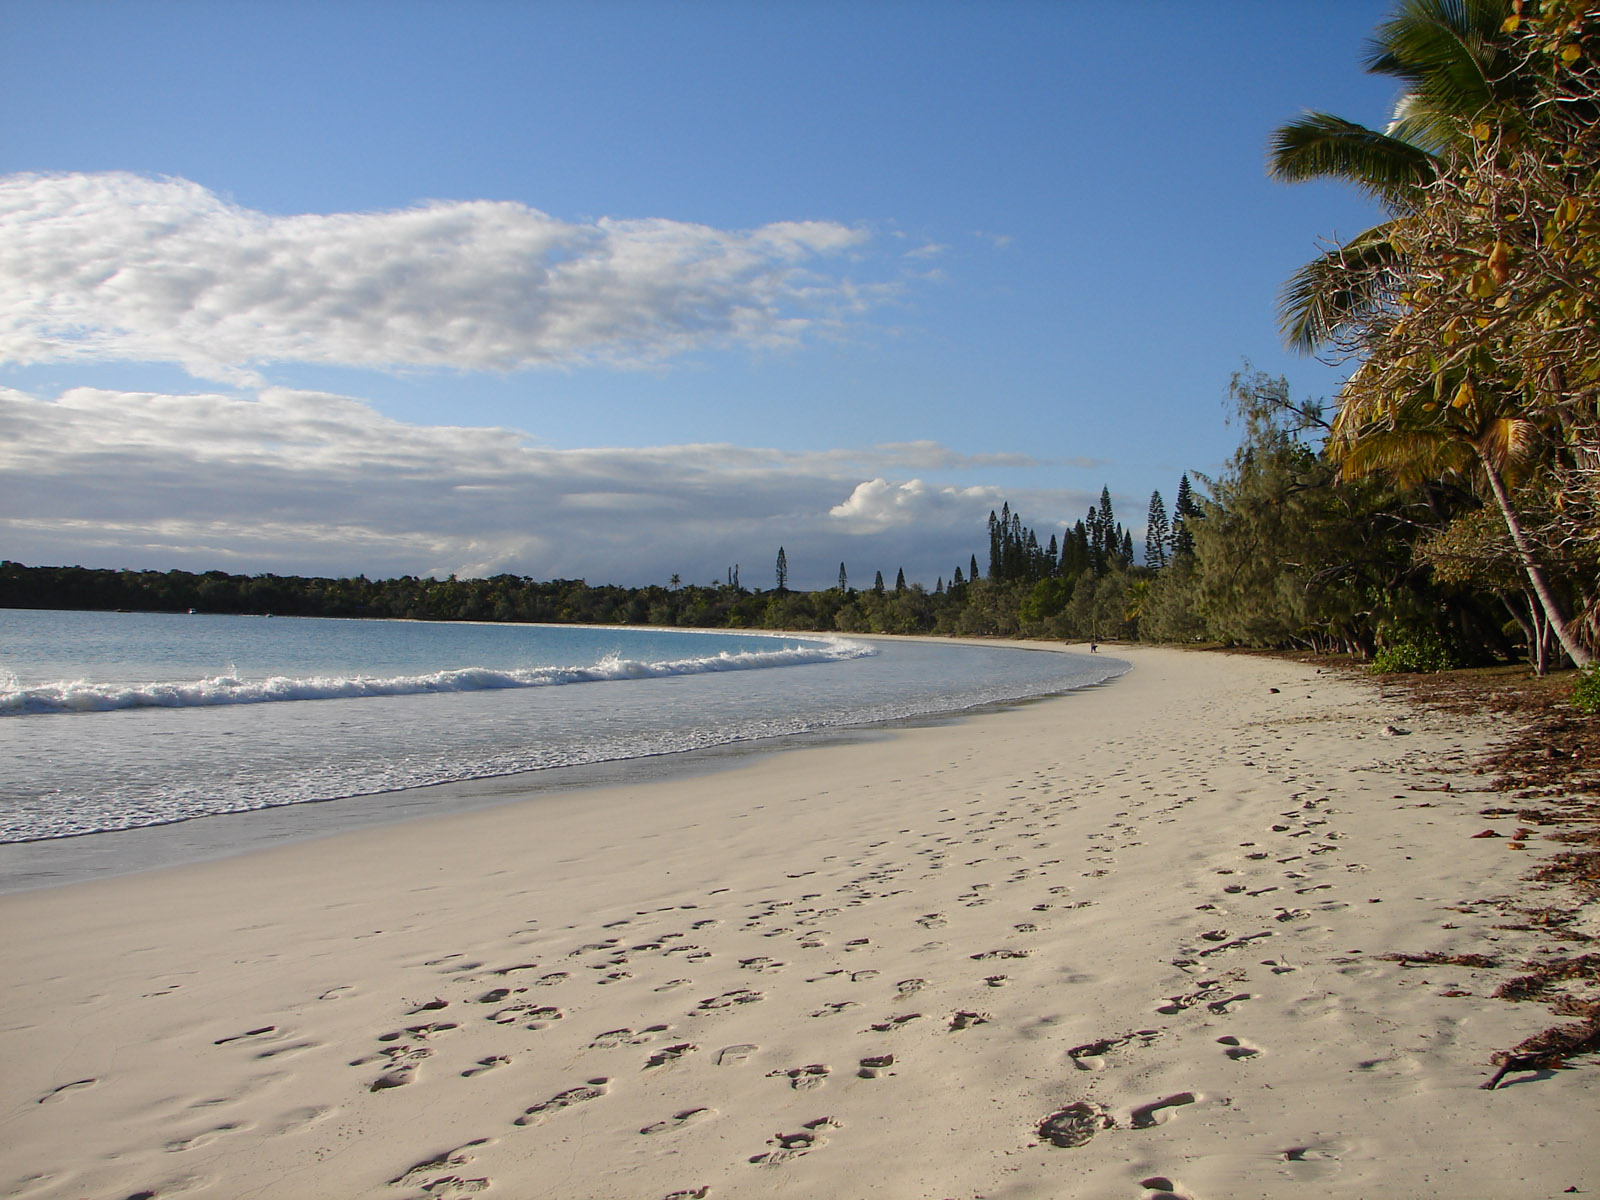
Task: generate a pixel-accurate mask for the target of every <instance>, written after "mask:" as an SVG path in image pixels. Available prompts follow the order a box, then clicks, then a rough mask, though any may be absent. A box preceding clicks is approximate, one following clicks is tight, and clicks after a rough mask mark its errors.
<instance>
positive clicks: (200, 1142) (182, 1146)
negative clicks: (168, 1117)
mask: <svg viewBox="0 0 1600 1200" xmlns="http://www.w3.org/2000/svg"><path fill="white" fill-rule="evenodd" d="M249 1128H251V1123H250V1122H248V1121H229V1122H228V1123H227V1124H225V1125H217V1126H214V1127H213V1128H211V1129H206V1130H203V1131H201V1132H200V1133H197V1134H195V1135H194V1136H193V1137H186V1138H179V1139H177V1140H176V1141H171V1142H168V1143H167V1144H166V1147H165V1149H166V1151H167V1153H168V1154H181V1153H182V1152H183V1151H185V1150H198V1149H199V1148H200V1147H201V1146H204V1145H207V1144H209V1143H211V1142H214V1141H216V1140H217V1139H218V1138H219V1137H221V1136H222V1135H223V1134H225V1133H232V1132H233V1131H234V1130H236V1129H249Z"/></svg>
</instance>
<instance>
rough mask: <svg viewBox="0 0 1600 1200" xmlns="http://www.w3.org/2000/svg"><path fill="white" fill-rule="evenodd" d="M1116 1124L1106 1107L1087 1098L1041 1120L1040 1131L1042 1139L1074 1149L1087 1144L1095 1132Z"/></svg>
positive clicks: (1064, 1147)
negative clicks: (1092, 1102)
mask: <svg viewBox="0 0 1600 1200" xmlns="http://www.w3.org/2000/svg"><path fill="white" fill-rule="evenodd" d="M1114 1125H1116V1121H1115V1120H1113V1119H1112V1117H1111V1114H1110V1113H1108V1112H1106V1110H1105V1109H1103V1108H1101V1107H1100V1106H1099V1105H1098V1104H1091V1103H1090V1102H1089V1101H1087V1100H1079V1101H1078V1102H1077V1103H1076V1104H1069V1105H1067V1107H1065V1108H1062V1109H1058V1110H1056V1111H1055V1112H1053V1113H1051V1114H1050V1115H1049V1116H1048V1117H1046V1118H1045V1119H1044V1120H1042V1121H1040V1122H1039V1129H1038V1133H1039V1137H1040V1139H1041V1140H1043V1141H1047V1142H1049V1143H1050V1144H1051V1145H1052V1146H1058V1147H1060V1148H1061V1149H1063V1150H1072V1149H1075V1148H1076V1147H1078V1146H1083V1145H1087V1144H1088V1142H1089V1139H1090V1138H1092V1137H1094V1135H1095V1134H1097V1133H1099V1132H1100V1131H1101V1130H1102V1129H1110V1128H1112V1127H1113V1126H1114Z"/></svg>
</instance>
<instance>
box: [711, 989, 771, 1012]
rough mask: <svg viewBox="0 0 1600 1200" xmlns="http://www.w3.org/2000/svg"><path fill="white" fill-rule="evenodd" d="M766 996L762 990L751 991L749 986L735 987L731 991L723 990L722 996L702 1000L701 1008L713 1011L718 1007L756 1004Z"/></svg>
mask: <svg viewBox="0 0 1600 1200" xmlns="http://www.w3.org/2000/svg"><path fill="white" fill-rule="evenodd" d="M763 999H765V997H764V996H763V995H762V994H761V993H760V992H755V991H751V990H750V989H749V988H735V989H734V990H733V991H731V992H723V993H722V995H720V996H711V997H709V998H708V999H705V1000H702V1001H700V1004H699V1006H698V1007H699V1008H700V1010H701V1011H703V1012H713V1011H715V1010H717V1009H722V1008H732V1007H733V1006H734V1005H736V1004H754V1003H755V1002H756V1001H757V1000H763Z"/></svg>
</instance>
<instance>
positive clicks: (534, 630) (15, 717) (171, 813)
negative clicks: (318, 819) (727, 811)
mask: <svg viewBox="0 0 1600 1200" xmlns="http://www.w3.org/2000/svg"><path fill="white" fill-rule="evenodd" d="M1125 666H1126V664H1123V663H1119V662H1117V661H1116V660H1113V659H1096V658H1090V657H1087V656H1083V655H1070V654H1057V653H1047V652H1038V651H1024V650H1018V649H1014V648H1001V647H986V646H972V645H966V644H959V645H958V644H947V643H932V642H910V641H892V640H871V639H859V638H845V637H832V636H825V635H803V636H775V635H768V634H744V633H729V632H721V631H718V632H699V631H687V630H662V629H636V628H621V627H595V626H547V625H546V626H541V625H490V624H472V623H461V622H417V621H365V620H332V619H309V618H286V617H275V618H270V617H252V616H218V615H205V614H189V615H183V614H155V613H91V612H58V611H35V610H19V609H0V843H25V842H40V841H44V840H50V839H62V838H74V837H81V836H83V835H91V834H107V833H112V832H115V831H126V830H137V829H141V828H145V827H153V826H162V825H169V824H172V823H176V822H187V821H194V820H196V819H198V818H206V817H217V816H220V815H222V814H235V813H245V812H254V811H257V810H269V809H274V810H275V809H282V808H284V807H286V806H296V805H308V804H311V803H314V802H326V801H341V802H348V803H346V804H345V813H346V815H347V816H348V815H349V812H350V811H352V806H357V805H359V804H360V803H361V802H360V801H359V800H357V799H356V798H361V797H368V798H371V797H381V796H390V795H393V794H395V793H400V792H405V791H407V790H408V789H416V788H423V787H426V786H428V785H433V784H441V783H450V782H457V781H463V780H481V779H486V778H493V777H502V776H523V775H524V773H535V774H533V775H527V776H525V779H537V778H538V777H539V775H538V773H547V772H556V771H560V770H563V769H566V768H573V767H579V766H583V765H585V764H595V763H628V762H637V761H640V760H645V759H650V758H654V757H657V756H663V755H679V754H682V753H684V752H689V751H702V750H705V749H707V748H712V747H730V746H749V745H760V744H762V743H764V742H767V741H770V740H772V739H780V738H792V737H794V736H796V735H817V734H826V733H828V732H830V731H835V732H836V731H840V730H847V729H851V728H856V727H861V726H869V725H875V724H880V723H883V722H892V721H902V720H907V719H916V718H927V717H933V716H938V715H941V714H950V713H957V712H961V711H964V710H968V709H972V708H975V707H979V706H984V705H993V704H997V703H1004V702H1009V701H1017V700H1022V699H1027V698H1030V697H1037V696H1044V695H1050V694H1055V693H1059V692H1064V691H1068V690H1072V689H1075V688H1081V687H1085V686H1089V685H1092V684H1095V683H1099V682H1102V681H1103V680H1105V679H1107V678H1109V677H1111V676H1113V675H1116V674H1118V673H1119V672H1120V671H1121V670H1122V669H1124V668H1125ZM375 803H377V804H380V807H381V803H380V802H376V801H372V800H370V799H369V800H368V801H366V804H367V807H368V808H371V807H372V806H373V805H374V804H375ZM407 811H408V812H410V811H414V807H407ZM329 820H331V818H329ZM325 823H326V822H325ZM302 827H304V824H303V822H302ZM330 827H333V826H330ZM314 829H315V827H314V826H312V827H310V828H309V831H314ZM4 865H5V864H4V863H0V874H3V873H4ZM4 886H5V881H4V879H0V888H3V887H4Z"/></svg>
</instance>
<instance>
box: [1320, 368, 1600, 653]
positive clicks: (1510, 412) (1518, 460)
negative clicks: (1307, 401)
mask: <svg viewBox="0 0 1600 1200" xmlns="http://www.w3.org/2000/svg"><path fill="white" fill-rule="evenodd" d="M1357 375H1358V376H1359V375H1360V371H1357ZM1354 382H1357V383H1359V380H1356V381H1354ZM1445 390H1446V391H1448V390H1449V389H1448V388H1446V389H1445ZM1438 395H1439V390H1438V389H1435V388H1432V387H1430V388H1427V389H1424V390H1422V391H1419V392H1415V393H1413V394H1411V395H1408V396H1405V397H1403V398H1395V397H1394V396H1392V395H1391V396H1390V397H1388V399H1387V400H1385V399H1380V398H1379V394H1378V393H1374V392H1372V391H1368V390H1365V389H1361V388H1359V387H1357V388H1347V390H1346V400H1345V402H1344V403H1343V404H1341V406H1340V408H1339V413H1338V415H1337V416H1336V417H1335V418H1334V421H1333V427H1332V430H1331V433H1330V436H1329V439H1328V445H1327V453H1328V457H1329V459H1330V460H1331V461H1332V462H1333V464H1334V465H1335V466H1336V467H1337V468H1338V469H1339V474H1340V475H1341V476H1343V477H1345V478H1347V479H1350V478H1359V477H1361V476H1365V475H1372V474H1376V473H1380V472H1381V473H1383V474H1387V475H1390V476H1392V477H1394V478H1396V479H1397V480H1398V481H1399V482H1401V483H1402V484H1404V483H1412V484H1415V483H1421V482H1423V481H1425V480H1429V479H1448V478H1450V477H1452V476H1456V477H1461V478H1464V479H1467V480H1471V481H1474V482H1475V481H1478V480H1481V481H1482V482H1483V483H1485V484H1486V485H1487V487H1488V489H1489V492H1490V493H1491V494H1492V495H1493V497H1494V501H1495V504H1496V506H1497V507H1498V508H1499V510H1500V515H1501V517H1502V518H1503V519H1504V521H1505V525H1506V531H1507V532H1508V533H1509V534H1510V535H1511V542H1512V545H1513V547H1515V551H1516V556H1517V560H1518V563H1519V564H1520V566H1521V567H1522V570H1523V573H1524V574H1525V575H1526V576H1527V578H1528V583H1529V584H1530V586H1531V587H1532V589H1533V594H1534V596H1535V597H1536V598H1537V599H1538V602H1539V607H1540V608H1541V609H1543V610H1544V613H1545V615H1546V617H1548V619H1549V623H1550V630H1551V632H1552V633H1554V634H1555V636H1556V640H1557V641H1559V642H1560V643H1561V648H1562V649H1563V650H1565V651H1566V652H1567V655H1568V657H1570V658H1571V659H1572V661H1573V662H1574V663H1576V664H1577V665H1578V666H1580V667H1587V666H1591V665H1592V664H1593V663H1594V657H1593V655H1591V654H1590V653H1589V652H1588V650H1586V649H1585V648H1584V647H1583V646H1582V645H1581V644H1580V643H1579V642H1578V640H1577V638H1576V637H1575V636H1574V634H1573V630H1572V621H1571V618H1570V617H1568V615H1567V612H1566V608H1565V606H1564V605H1563V604H1562V602H1561V599H1560V597H1559V596H1558V594H1557V593H1556V591H1555V589H1554V588H1553V587H1552V585H1551V583H1550V579H1549V576H1548V575H1547V574H1546V572H1545V570H1544V567H1543V565H1542V564H1541V563H1540V561H1539V557H1538V554H1537V553H1536V551H1535V548H1534V545H1533V541H1532V539H1531V538H1530V537H1529V536H1528V533H1527V531H1526V530H1525V529H1524V528H1523V524H1522V519H1521V516H1520V515H1519V513H1518V512H1517V508H1516V506H1515V505H1514V504H1513V503H1512V500H1511V493H1510V488H1509V486H1508V481H1510V482H1511V483H1515V482H1516V478H1517V475H1518V474H1519V473H1520V472H1522V471H1523V470H1524V469H1526V468H1527V467H1528V466H1529V465H1530V463H1531V462H1532V459H1533V453H1534V448H1535V446H1536V445H1537V443H1538V441H1539V439H1540V431H1539V429H1538V427H1537V426H1536V425H1535V424H1534V422H1532V421H1531V420H1529V419H1528V417H1527V416H1526V415H1525V414H1524V413H1523V412H1522V410H1521V407H1520V405H1519V404H1518V403H1517V402H1516V401H1515V399H1513V398H1512V397H1510V396H1508V395H1507V393H1505V392H1503V391H1500V390H1498V389H1492V388H1477V387H1475V386H1473V384H1472V381H1471V376H1470V375H1469V376H1466V377H1464V378H1462V379H1461V380H1460V382H1459V384H1457V386H1456V387H1455V388H1454V398H1453V399H1451V400H1449V401H1448V402H1447V403H1444V404H1441V403H1440V402H1439V400H1438V399H1437V398H1436V397H1437V396H1438Z"/></svg>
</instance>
